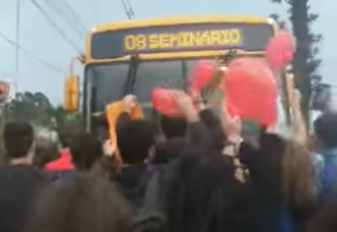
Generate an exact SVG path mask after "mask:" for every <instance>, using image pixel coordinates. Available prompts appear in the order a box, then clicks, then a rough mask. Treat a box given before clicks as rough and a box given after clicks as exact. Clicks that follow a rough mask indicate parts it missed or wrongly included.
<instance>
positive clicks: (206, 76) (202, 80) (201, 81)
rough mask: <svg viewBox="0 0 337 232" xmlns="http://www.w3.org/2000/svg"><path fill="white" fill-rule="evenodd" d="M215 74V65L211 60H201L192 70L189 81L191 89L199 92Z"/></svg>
mask: <svg viewBox="0 0 337 232" xmlns="http://www.w3.org/2000/svg"><path fill="white" fill-rule="evenodd" d="M212 75H213V65H212V63H211V62H210V61H207V60H200V61H198V62H197V63H196V64H195V65H194V66H193V67H192V70H191V72H190V76H189V81H190V87H191V90H193V91H197V92H199V90H200V89H201V87H202V86H204V85H206V84H207V83H208V82H209V80H210V79H211V78H212Z"/></svg>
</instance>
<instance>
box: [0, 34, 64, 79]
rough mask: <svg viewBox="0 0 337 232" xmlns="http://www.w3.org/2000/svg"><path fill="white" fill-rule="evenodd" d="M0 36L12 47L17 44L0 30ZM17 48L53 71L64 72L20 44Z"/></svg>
mask: <svg viewBox="0 0 337 232" xmlns="http://www.w3.org/2000/svg"><path fill="white" fill-rule="evenodd" d="M0 37H1V38H2V39H3V40H4V41H6V42H7V43H8V44H10V45H12V46H13V47H16V46H18V45H17V44H16V43H15V42H14V41H13V40H11V39H9V38H8V37H7V36H5V35H4V34H3V33H1V32H0ZM18 48H19V50H20V51H21V52H22V53H24V54H25V55H26V56H28V57H32V58H34V59H35V60H36V61H38V62H39V63H41V64H42V65H44V66H46V67H48V68H49V69H52V70H53V71H55V72H58V73H62V74H64V73H65V72H64V71H62V69H60V68H58V67H56V66H54V65H53V64H51V63H48V62H47V61H44V60H43V59H41V58H38V57H36V56H34V55H33V54H31V53H30V52H29V51H27V50H26V49H25V48H23V47H22V46H20V45H19V46H18Z"/></svg>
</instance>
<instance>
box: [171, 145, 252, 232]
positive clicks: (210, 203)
mask: <svg viewBox="0 0 337 232" xmlns="http://www.w3.org/2000/svg"><path fill="white" fill-rule="evenodd" d="M232 164H233V162H232V160H231V158H230V157H226V156H223V155H222V154H221V153H213V152H210V151H208V150H207V149H206V150H205V149H201V148H195V149H189V148H188V149H185V151H184V154H182V162H181V164H180V166H179V167H178V169H177V170H176V171H177V172H176V175H177V176H176V178H175V180H174V183H173V184H172V185H171V186H172V187H171V188H170V190H169V193H168V194H169V199H170V200H169V202H170V203H169V211H168V212H169V223H170V226H171V230H172V231H177V232H180V231H184V232H192V231H193V232H206V231H227V230H228V231H234V230H233V229H237V231H240V228H239V227H238V226H239V225H241V224H242V226H246V225H244V224H245V221H242V220H241V219H240V217H239V218H237V217H236V215H241V216H242V214H241V213H242V212H241V211H240V213H239V214H238V211H237V210H238V209H239V208H241V207H239V208H236V205H237V203H238V202H239V201H240V202H242V205H245V204H246V202H245V201H241V200H242V198H241V196H242V195H241V190H242V189H241V187H244V186H246V185H245V184H242V183H240V182H239V181H238V180H237V179H236V178H235V174H234V173H235V168H234V166H233V165H232ZM245 190H246V189H245ZM245 190H244V191H245ZM238 198H241V199H240V200H239V201H237V199H238ZM247 207H248V205H247ZM242 210H243V211H245V208H244V207H243V208H242ZM243 218H245V217H243ZM196 222H198V223H196Z"/></svg>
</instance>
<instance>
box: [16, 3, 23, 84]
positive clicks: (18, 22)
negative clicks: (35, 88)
mask: <svg viewBox="0 0 337 232" xmlns="http://www.w3.org/2000/svg"><path fill="white" fill-rule="evenodd" d="M21 3H22V0H17V1H16V27H15V30H16V35H15V37H16V46H15V83H16V85H18V78H19V73H20V26H21ZM16 87H17V86H16Z"/></svg>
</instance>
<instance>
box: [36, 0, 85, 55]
mask: <svg viewBox="0 0 337 232" xmlns="http://www.w3.org/2000/svg"><path fill="white" fill-rule="evenodd" d="M30 1H31V2H32V3H33V5H34V6H35V7H36V8H37V9H38V10H39V11H40V12H41V14H42V15H43V16H44V17H45V18H46V20H47V22H48V23H49V24H50V25H51V26H52V27H53V28H54V29H55V30H56V31H57V32H58V33H59V34H60V35H61V36H62V38H63V39H64V40H65V41H67V42H68V43H69V45H71V46H72V47H73V48H74V49H75V50H76V51H77V52H78V53H81V49H79V48H78V47H77V46H76V44H75V43H74V42H72V41H71V40H69V39H68V37H67V35H66V34H65V33H64V31H63V30H62V29H61V28H60V27H59V26H58V25H57V24H56V23H55V22H54V21H53V20H52V19H51V18H50V17H49V16H48V14H47V12H45V10H44V9H43V7H41V5H40V4H39V3H37V2H36V1H35V0H30Z"/></svg>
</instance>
